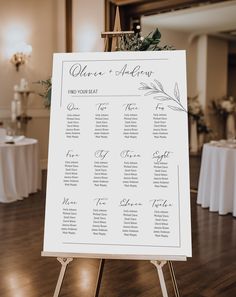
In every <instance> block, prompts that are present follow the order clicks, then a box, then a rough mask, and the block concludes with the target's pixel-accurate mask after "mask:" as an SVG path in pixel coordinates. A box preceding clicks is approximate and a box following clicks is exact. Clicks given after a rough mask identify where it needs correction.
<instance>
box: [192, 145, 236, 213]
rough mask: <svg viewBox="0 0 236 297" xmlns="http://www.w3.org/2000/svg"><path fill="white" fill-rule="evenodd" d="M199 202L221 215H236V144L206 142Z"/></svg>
mask: <svg viewBox="0 0 236 297" xmlns="http://www.w3.org/2000/svg"><path fill="white" fill-rule="evenodd" d="M197 203H198V204H200V205H201V206H202V207H209V210H210V211H216V212H219V214H221V215H225V214H227V213H232V214H233V216H236V145H235V142H234V144H232V143H231V144H230V143H227V142H226V141H225V142H223V141H222V142H212V143H208V144H204V146H203V153H202V161H201V169H200V177H199V184H198V196H197Z"/></svg>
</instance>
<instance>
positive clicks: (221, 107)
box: [212, 96, 236, 116]
mask: <svg viewBox="0 0 236 297" xmlns="http://www.w3.org/2000/svg"><path fill="white" fill-rule="evenodd" d="M212 107H213V109H214V110H215V111H216V113H218V114H219V115H222V116H228V114H230V113H234V112H235V111H236V102H235V98H234V97H233V96H229V97H226V96H224V97H222V98H219V99H215V100H212Z"/></svg>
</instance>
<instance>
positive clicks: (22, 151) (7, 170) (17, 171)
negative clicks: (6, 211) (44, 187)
mask: <svg viewBox="0 0 236 297" xmlns="http://www.w3.org/2000/svg"><path fill="white" fill-rule="evenodd" d="M39 189H41V171H40V168H39V157H38V141H37V140H36V139H32V138H24V139H23V140H21V141H19V142H16V143H15V144H6V143H0V202H5V203H7V202H13V201H16V200H21V199H23V198H25V197H28V196H29V194H30V193H34V192H37V190H39Z"/></svg>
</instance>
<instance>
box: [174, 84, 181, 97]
mask: <svg viewBox="0 0 236 297" xmlns="http://www.w3.org/2000/svg"><path fill="white" fill-rule="evenodd" d="M174 94H175V98H176V99H177V100H178V101H180V96H179V87H178V84H177V83H175V89H174Z"/></svg>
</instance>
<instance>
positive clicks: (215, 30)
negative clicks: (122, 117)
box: [0, 0, 236, 297]
mask: <svg viewBox="0 0 236 297" xmlns="http://www.w3.org/2000/svg"><path fill="white" fill-rule="evenodd" d="M117 5H118V6H119V9H120V16H121V25H122V29H123V30H134V31H135V32H136V33H137V34H139V35H140V36H147V35H148V34H149V33H150V32H152V31H153V30H155V29H156V28H158V29H159V30H160V32H161V35H162V36H161V43H160V44H161V45H171V46H173V47H174V48H175V49H181V50H186V52H187V85H188V107H189V152H190V186H191V207H192V242H193V257H192V258H190V259H189V260H188V261H187V262H176V263H174V267H175V270H176V277H177V282H178V285H179V289H180V292H181V296H182V297H185V296H186V297H187V296H188V297H189V296H191V297H234V296H236V220H235V216H236V140H235V136H236V135H235V128H236V127H235V111H236V1H211V0H208V1H184V0H162V1H148V0H147V1H145V0H113V1H112V0H110V1H109V0H106V1H103V0H40V1H39V0H20V1H19V0H0V166H1V167H0V252H1V255H2V256H1V265H0V296H2V297H23V296H24V297H36V296H37V297H38V296H42V297H46V296H52V294H53V290H54V287H55V284H56V281H57V277H58V273H59V269H60V267H59V265H58V263H57V261H56V260H55V259H54V258H45V257H44V258H42V257H41V256H40V253H41V250H42V242H43V222H44V206H45V195H46V179H47V156H48V140H49V122H50V102H49V99H50V76H51V71H52V56H53V53H55V52H85V51H86V52H88V51H103V49H104V40H103V39H101V32H102V31H108V30H112V29H113V24H114V16H115V9H116V6H117ZM40 94H41V95H42V96H40ZM60 132H61V131H58V133H60ZM98 266H99V261H98V260H97V259H78V260H76V261H73V263H72V264H71V266H70V268H69V269H68V272H67V274H66V277H65V280H64V285H63V288H62V291H61V296H70V297H73V296H86V297H89V296H93V292H94V288H95V285H96V276H97V271H98ZM165 277H166V279H167V286H168V287H171V285H170V284H171V280H170V276H169V274H168V271H167V270H166V271H165ZM171 294H172V295H170V296H174V294H173V292H171ZM100 296H101V297H102V296H108V297H113V296H114V297H123V296H127V297H129V296H130V297H131V296H136V297H137V296H140V297H141V296H142V297H144V296H145V297H148V296H150V297H152V296H155V297H157V296H161V292H160V287H159V284H158V281H157V278H156V271H155V269H154V267H152V266H151V265H150V264H149V263H148V261H128V260H126V261H123V260H107V261H106V265H105V268H104V275H103V278H102V283H101V289H100Z"/></svg>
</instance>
